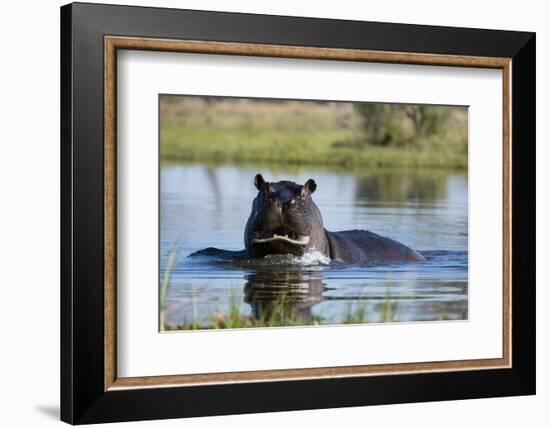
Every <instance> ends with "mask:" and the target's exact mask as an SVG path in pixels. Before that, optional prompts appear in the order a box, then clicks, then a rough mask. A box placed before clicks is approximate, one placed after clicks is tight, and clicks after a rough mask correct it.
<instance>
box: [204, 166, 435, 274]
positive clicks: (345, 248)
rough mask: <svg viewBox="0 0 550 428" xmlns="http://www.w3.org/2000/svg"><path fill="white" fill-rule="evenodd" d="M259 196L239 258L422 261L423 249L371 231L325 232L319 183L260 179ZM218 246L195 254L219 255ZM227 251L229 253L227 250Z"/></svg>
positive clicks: (259, 175)
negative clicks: (318, 255)
mask: <svg viewBox="0 0 550 428" xmlns="http://www.w3.org/2000/svg"><path fill="white" fill-rule="evenodd" d="M254 185H255V186H256V189H257V190H258V194H257V195H256V197H255V198H254V201H253V202H252V211H251V213H250V216H249V218H248V221H247V223H246V228H245V231H244V244H245V250H243V251H241V252H234V253H235V254H236V255H239V256H245V257H249V258H259V257H264V256H266V255H274V254H292V255H295V256H302V255H304V254H305V253H307V252H311V251H318V252H320V253H322V254H323V255H324V256H326V257H330V259H331V260H338V261H340V262H344V263H350V264H370V263H392V262H402V261H419V260H423V259H424V257H423V256H422V255H421V254H420V253H418V252H417V251H415V250H413V249H411V248H409V247H407V246H406V245H404V244H402V243H400V242H397V241H395V240H393V239H390V238H386V237H383V236H380V235H377V234H376V233H374V232H370V231H368V230H345V231H339V232H330V231H328V230H326V229H325V227H324V224H323V218H322V216H321V211H320V210H319V208H318V207H317V205H316V204H315V202H314V201H313V198H312V195H313V193H314V192H315V190H316V189H317V184H316V182H315V180H313V179H309V180H307V181H306V182H305V183H304V184H303V185H300V184H297V183H294V182H292V181H278V182H267V181H265V180H264V178H263V176H262V175H261V174H257V175H256V176H255V177H254ZM217 252H222V250H217V249H214V248H207V249H205V250H202V251H199V252H197V253H194V255H200V254H215V253H217ZM226 253H227V252H226Z"/></svg>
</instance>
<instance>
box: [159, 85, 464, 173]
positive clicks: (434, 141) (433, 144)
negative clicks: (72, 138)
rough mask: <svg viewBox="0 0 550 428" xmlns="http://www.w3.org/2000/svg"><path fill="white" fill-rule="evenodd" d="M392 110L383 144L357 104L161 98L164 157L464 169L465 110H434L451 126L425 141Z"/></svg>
mask: <svg viewBox="0 0 550 428" xmlns="http://www.w3.org/2000/svg"><path fill="white" fill-rule="evenodd" d="M392 108H393V109H394V110H396V111H394V112H393V113H391V115H389V116H388V117H390V118H393V117H398V118H399V119H396V120H394V121H393V122H391V123H390V124H387V125H386V127H387V131H386V134H387V136H388V138H390V136H392V137H391V138H392V139H391V142H388V143H387V145H384V144H382V143H381V142H378V143H376V142H375V141H374V139H373V138H374V137H373V135H372V134H369V133H368V132H367V131H366V130H365V127H364V120H365V119H364V117H363V116H361V114H359V113H358V111H357V108H355V107H354V105H353V104H352V103H304V102H297V101H280V102H273V101H270V102H268V101H261V100H256V101H254V102H252V101H247V100H239V99H206V98H204V99H203V98H199V97H174V96H164V97H161V101H160V157H161V160H164V161H168V160H172V161H201V162H217V163H239V164H242V163H251V162H261V163H273V164H275V163H279V164H281V163H282V164H287V165H315V166H339V167H407V168H419V167H434V168H453V169H466V168H467V165H468V145H467V112H466V110H465V109H459V108H450V107H449V108H446V107H437V108H441V109H447V110H446V115H447V119H446V122H445V123H446V124H447V125H446V126H445V127H444V128H443V129H441V130H439V131H438V132H437V133H433V134H429V136H426V135H424V134H420V133H415V132H413V131H412V130H411V129H410V128H411V127H412V126H413V125H412V122H411V120H410V118H409V117H408V116H407V115H406V114H405V113H404V110H403V108H401V107H392ZM386 119H387V118H386ZM396 123H397V125H396ZM390 125H391V126H390ZM392 126H393V128H392ZM384 129H386V128H384ZM427 135H428V134H427ZM407 136H408V137H407ZM407 138H408V139H407Z"/></svg>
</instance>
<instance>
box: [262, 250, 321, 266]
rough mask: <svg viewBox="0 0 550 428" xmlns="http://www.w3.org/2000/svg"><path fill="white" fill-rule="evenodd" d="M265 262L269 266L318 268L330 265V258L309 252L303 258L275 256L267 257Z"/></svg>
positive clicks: (283, 255) (319, 253) (290, 255)
mask: <svg viewBox="0 0 550 428" xmlns="http://www.w3.org/2000/svg"><path fill="white" fill-rule="evenodd" d="M263 260H264V261H265V262H266V264H269V265H300V266H317V265H329V264H330V257H327V256H325V255H324V254H323V253H321V252H320V251H308V252H307V253H305V254H304V255H302V256H293V255H292V254H273V255H267V256H265V257H264V258H263Z"/></svg>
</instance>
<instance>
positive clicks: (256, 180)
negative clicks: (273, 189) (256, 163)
mask: <svg viewBox="0 0 550 428" xmlns="http://www.w3.org/2000/svg"><path fill="white" fill-rule="evenodd" d="M264 183H265V180H264V178H263V177H262V174H256V177H254V186H256V189H258V190H260V189H261V188H262V186H263V185H264Z"/></svg>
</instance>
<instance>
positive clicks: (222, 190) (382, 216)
mask: <svg viewBox="0 0 550 428" xmlns="http://www.w3.org/2000/svg"><path fill="white" fill-rule="evenodd" d="M258 172H261V173H262V174H263V176H264V178H265V179H266V180H269V181H279V180H291V181H295V182H298V183H304V182H305V181H306V180H307V179H308V178H313V179H315V181H316V182H317V185H318V188H317V190H316V192H315V193H314V194H313V199H314V201H315V203H316V204H317V206H318V207H319V209H320V210H321V213H322V215H323V220H324V223H325V227H326V229H328V230H331V231H338V230H347V229H367V230H370V231H372V232H375V233H377V234H380V235H383V236H387V237H390V238H393V239H396V240H398V241H400V242H402V243H404V244H406V245H408V246H410V247H412V248H414V249H416V250H418V251H420V252H421V253H422V254H423V255H424V256H425V258H426V260H425V261H422V262H414V263H396V264H392V265H380V266H346V265H343V264H341V263H338V262H334V261H330V260H328V259H326V258H324V257H322V256H321V255H320V254H308V255H306V256H304V257H301V258H297V257H290V256H280V257H270V258H267V259H263V260H241V261H228V260H219V259H216V258H215V257H207V256H201V257H188V256H189V254H191V253H193V252H194V251H197V250H200V249H203V248H206V247H217V248H221V249H227V250H241V249H243V248H244V243H243V235H244V227H245V224H246V221H247V219H248V216H249V214H250V209H251V205H252V200H253V198H254V197H255V195H256V189H255V187H254V185H253V179H254V175H255V174H256V173H258ZM160 179H161V180H160V181H161V184H160V185H161V197H160V218H161V223H160V252H161V254H160V266H161V272H160V279H161V281H160V282H161V293H160V295H161V300H164V303H162V302H161V306H163V307H164V308H165V309H164V312H163V317H164V320H165V323H166V325H167V326H168V327H169V328H172V329H173V328H207V327H212V325H217V326H219V325H220V323H214V324H213V322H212V320H218V321H219V320H226V319H228V318H229V317H230V315H229V314H232V316H233V318H235V316H237V318H242V319H244V320H252V321H254V320H261V321H262V322H263V324H262V325H269V326H279V325H307V324H341V323H352V324H353V323H363V322H371V323H379V322H412V321H442V320H464V319H467V317H468V253H467V250H468V183H467V176H466V174H464V173H461V172H456V171H440V170H432V171H418V170H414V171H410V170H399V169H392V170H388V169H365V170H361V171H353V172H350V171H345V170H336V171H334V170H329V169H319V168H313V167H312V168H309V167H300V168H287V169H284V168H283V169H282V168H280V167H277V168H276V169H270V167H262V168H258V167H256V168H250V167H243V166H209V165H203V164H163V165H162V166H161V172H160ZM169 260H172V261H173V265H172V266H170V264H171V263H170V262H169ZM163 283H164V284H166V285H167V288H163V286H162V284H163ZM164 296H165V297H164ZM236 312H237V313H236ZM223 325H224V326H228V324H227V323H225V324H223ZM250 325H252V326H253V325H255V324H250ZM250 325H248V324H247V325H244V326H250ZM229 326H230V325H229ZM234 326H235V327H239V326H241V325H240V324H235V325H234Z"/></svg>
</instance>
